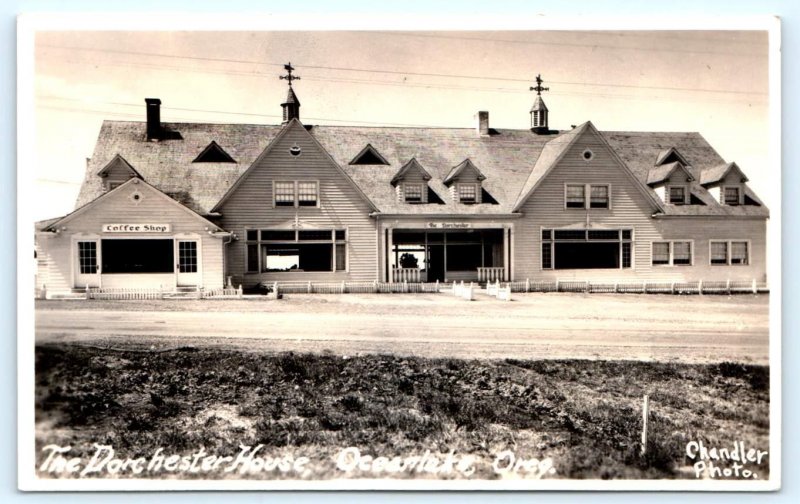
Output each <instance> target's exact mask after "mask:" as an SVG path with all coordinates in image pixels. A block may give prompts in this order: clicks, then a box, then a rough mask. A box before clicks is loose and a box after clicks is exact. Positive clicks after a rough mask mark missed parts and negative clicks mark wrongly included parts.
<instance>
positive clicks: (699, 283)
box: [697, 280, 703, 296]
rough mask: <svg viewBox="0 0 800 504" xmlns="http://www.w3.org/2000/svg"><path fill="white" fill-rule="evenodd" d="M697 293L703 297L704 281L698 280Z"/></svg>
mask: <svg viewBox="0 0 800 504" xmlns="http://www.w3.org/2000/svg"><path fill="white" fill-rule="evenodd" d="M697 293H698V294H699V295H701V296H702V295H703V281H702V280H698V281H697Z"/></svg>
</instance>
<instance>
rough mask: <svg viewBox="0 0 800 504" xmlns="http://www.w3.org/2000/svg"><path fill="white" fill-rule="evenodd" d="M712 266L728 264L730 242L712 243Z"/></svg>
mask: <svg viewBox="0 0 800 504" xmlns="http://www.w3.org/2000/svg"><path fill="white" fill-rule="evenodd" d="M711 264H728V242H723V241H717V242H713V241H712V242H711Z"/></svg>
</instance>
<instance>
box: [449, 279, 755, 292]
mask: <svg viewBox="0 0 800 504" xmlns="http://www.w3.org/2000/svg"><path fill="white" fill-rule="evenodd" d="M753 283H754V284H755V280H753ZM436 293H437V294H438V293H439V280H438V279H437V280H436Z"/></svg>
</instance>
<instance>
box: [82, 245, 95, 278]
mask: <svg viewBox="0 0 800 504" xmlns="http://www.w3.org/2000/svg"><path fill="white" fill-rule="evenodd" d="M78 263H79V264H80V269H81V275H87V274H91V273H96V272H97V242H93V241H81V242H78Z"/></svg>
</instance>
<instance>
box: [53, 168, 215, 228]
mask: <svg viewBox="0 0 800 504" xmlns="http://www.w3.org/2000/svg"><path fill="white" fill-rule="evenodd" d="M133 184H138V185H139V187H140V188H141V189H142V190H144V191H147V192H150V193H151V194H153V195H155V196H156V197H157V198H161V199H162V200H163V201H165V202H166V203H167V204H168V205H173V206H174V207H175V208H178V209H180V210H181V211H182V212H186V213H188V214H189V215H191V216H192V217H193V218H195V219H197V220H198V221H200V222H201V223H202V224H204V225H205V226H207V227H208V229H212V230H214V231H218V232H223V231H224V230H223V229H222V228H221V227H219V226H218V225H216V224H214V223H213V222H211V221H210V220H208V219H206V218H205V217H203V216H202V215H200V214H198V213H197V212H195V211H193V210H192V209H190V208H188V207H186V206H185V205H182V204H180V203H178V202H177V201H175V200H174V199H172V198H170V197H169V196H167V195H166V194H164V193H163V192H161V191H159V190H158V189H157V188H156V187H153V186H152V185H151V184H148V183H147V182H145V181H144V180H141V179H138V178H132V179H130V180H128V181H127V182H125V183H124V184H121V185H120V186H118V187H116V188H114V189H112V190H110V191H108V192H105V193H103V194H102V195H100V196H98V197H97V198H95V199H93V200H92V201H89V202H87V203H86V204H85V205H83V206H80V207H78V208H77V209H75V210H74V211H72V212H70V213H68V214H67V215H65V216H63V217H61V218H59V219H55V220H48V221H42V224H43V226H42V227H41V228H39V230H40V231H54V230H56V229H57V228H59V227H61V226H63V225H65V224H67V223H68V222H70V221H71V220H73V219H74V218H76V217H78V216H79V215H82V214H84V213H85V212H87V211H89V210H90V209H91V208H92V207H93V206H94V205H96V204H97V203H100V202H101V201H104V200H106V199H109V198H113V197H115V196H117V195H118V194H121V193H122V192H123V191H125V189H127V188H128V186H130V185H133Z"/></svg>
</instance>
